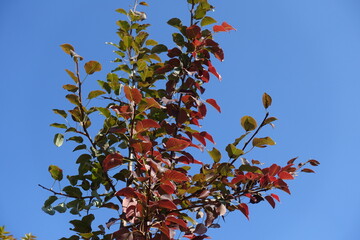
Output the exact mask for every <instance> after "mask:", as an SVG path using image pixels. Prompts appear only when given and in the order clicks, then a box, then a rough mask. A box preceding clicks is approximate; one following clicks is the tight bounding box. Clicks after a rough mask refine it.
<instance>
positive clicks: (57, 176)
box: [48, 165, 63, 181]
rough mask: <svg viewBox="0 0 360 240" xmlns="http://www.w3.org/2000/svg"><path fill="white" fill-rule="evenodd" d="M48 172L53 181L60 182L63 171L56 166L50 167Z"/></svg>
mask: <svg viewBox="0 0 360 240" xmlns="http://www.w3.org/2000/svg"><path fill="white" fill-rule="evenodd" d="M48 170H49V172H50V174H51V177H52V178H53V179H54V180H57V181H61V180H62V179H63V171H62V169H61V168H59V167H58V166H55V165H50V166H49V169H48Z"/></svg>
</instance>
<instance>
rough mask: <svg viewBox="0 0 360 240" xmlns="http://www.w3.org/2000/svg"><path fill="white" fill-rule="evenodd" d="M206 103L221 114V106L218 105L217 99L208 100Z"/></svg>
mask: <svg viewBox="0 0 360 240" xmlns="http://www.w3.org/2000/svg"><path fill="white" fill-rule="evenodd" d="M206 102H207V103H209V104H210V105H211V106H213V107H214V108H215V109H216V110H218V112H220V113H221V109H220V106H219V105H218V104H217V102H216V100H215V99H212V98H209V99H207V100H206Z"/></svg>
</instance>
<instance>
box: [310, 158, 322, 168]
mask: <svg viewBox="0 0 360 240" xmlns="http://www.w3.org/2000/svg"><path fill="white" fill-rule="evenodd" d="M308 162H309V163H310V164H311V165H312V166H315V167H316V166H318V165H320V162H318V161H316V160H315V159H311V160H309V161H308Z"/></svg>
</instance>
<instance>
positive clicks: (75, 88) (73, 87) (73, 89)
mask: <svg viewBox="0 0 360 240" xmlns="http://www.w3.org/2000/svg"><path fill="white" fill-rule="evenodd" d="M63 88H64V89H65V90H68V91H70V92H76V91H77V90H78V89H79V88H78V87H77V86H75V85H72V84H66V85H64V86H63Z"/></svg>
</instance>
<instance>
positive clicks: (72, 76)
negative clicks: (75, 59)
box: [65, 69, 79, 83]
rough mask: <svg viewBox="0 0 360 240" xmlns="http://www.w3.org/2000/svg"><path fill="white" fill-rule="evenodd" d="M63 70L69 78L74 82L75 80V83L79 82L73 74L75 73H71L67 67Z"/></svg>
mask: <svg viewBox="0 0 360 240" xmlns="http://www.w3.org/2000/svg"><path fill="white" fill-rule="evenodd" d="M65 71H66V72H67V74H68V75H69V76H70V77H71V79H72V80H74V82H76V83H78V82H79V80H78V78H77V77H76V76H75V73H73V72H72V71H70V70H68V69H65Z"/></svg>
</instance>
